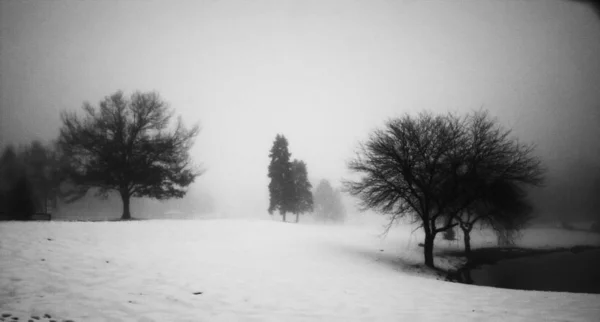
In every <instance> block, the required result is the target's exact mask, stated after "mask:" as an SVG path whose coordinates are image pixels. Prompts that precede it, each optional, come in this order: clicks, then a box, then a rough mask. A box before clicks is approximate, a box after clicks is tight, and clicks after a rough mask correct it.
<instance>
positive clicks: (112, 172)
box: [58, 91, 201, 219]
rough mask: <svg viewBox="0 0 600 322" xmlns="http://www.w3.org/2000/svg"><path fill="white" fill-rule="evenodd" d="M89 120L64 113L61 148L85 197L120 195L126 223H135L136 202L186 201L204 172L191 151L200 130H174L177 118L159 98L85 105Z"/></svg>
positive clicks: (145, 96)
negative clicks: (132, 200) (88, 193)
mask: <svg viewBox="0 0 600 322" xmlns="http://www.w3.org/2000/svg"><path fill="white" fill-rule="evenodd" d="M83 110H84V111H85V117H83V118H80V117H78V116H77V115H76V114H75V113H69V112H63V113H62V114H61V119H62V122H63V126H62V128H61V130H60V137H59V141H58V145H59V147H60V149H61V151H62V153H64V155H66V156H67V157H68V160H69V167H68V169H69V170H70V173H69V178H70V179H71V180H72V182H73V183H74V184H76V185H77V186H79V187H82V191H83V192H85V191H87V189H89V188H92V187H93V188H98V191H99V194H100V195H106V194H107V193H108V192H109V191H111V190H113V191H117V192H118V193H119V194H120V196H121V199H122V201H123V214H122V217H121V218H122V219H130V218H131V213H130V209H129V203H130V198H131V197H150V198H155V199H168V198H181V197H183V196H184V195H185V193H186V191H187V190H186V187H187V186H189V185H190V184H191V183H192V182H193V181H194V180H195V178H196V177H197V176H199V175H200V174H201V171H200V170H199V169H197V168H196V167H195V166H194V165H193V164H192V162H191V160H190V158H189V155H188V151H189V149H190V148H191V146H192V144H193V138H194V137H195V136H196V135H197V134H198V131H199V128H198V126H194V127H192V128H191V129H189V130H187V129H185V128H184V126H183V124H182V122H181V119H180V118H179V119H178V120H177V122H176V123H175V127H174V129H170V128H169V126H170V124H171V119H172V115H173V112H172V111H171V110H170V108H169V107H168V105H167V104H166V103H165V102H164V101H163V100H162V99H161V98H160V97H159V95H158V94H157V93H153V92H151V93H140V92H136V93H134V94H133V95H131V98H130V99H127V98H126V97H125V96H124V95H123V93H122V92H120V91H119V92H116V93H115V94H113V95H111V96H108V97H105V98H104V100H102V101H101V102H100V106H99V107H98V108H94V107H93V106H91V105H90V104H88V103H85V104H84V105H83Z"/></svg>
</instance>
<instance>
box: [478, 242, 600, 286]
mask: <svg viewBox="0 0 600 322" xmlns="http://www.w3.org/2000/svg"><path fill="white" fill-rule="evenodd" d="M598 267H600V250H589V251H583V252H578V253H573V252H569V251H566V252H559V253H552V254H544V255H537V256H529V257H521V258H515V259H508V260H502V261H499V262H498V263H496V264H495V265H484V266H482V267H480V268H478V269H474V270H473V271H471V278H472V279H473V284H475V285H482V286H493V287H501V288H509V289H522V290H538V291H558V292H576V293H595V294H600V270H598Z"/></svg>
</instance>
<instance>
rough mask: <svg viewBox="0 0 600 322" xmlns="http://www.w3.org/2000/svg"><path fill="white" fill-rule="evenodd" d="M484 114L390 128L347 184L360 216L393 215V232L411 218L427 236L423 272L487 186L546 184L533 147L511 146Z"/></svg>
mask: <svg viewBox="0 0 600 322" xmlns="http://www.w3.org/2000/svg"><path fill="white" fill-rule="evenodd" d="M509 134H510V131H506V130H503V129H502V128H501V127H500V126H498V125H497V122H496V120H493V119H491V118H490V117H489V115H488V113H487V112H485V111H478V112H474V113H472V114H470V115H467V116H466V117H459V116H457V115H455V114H451V113H449V114H446V115H433V114H431V113H421V114H419V115H418V116H417V117H411V116H409V115H405V116H403V117H401V118H396V119H391V120H389V121H388V122H387V123H386V125H385V128H384V129H379V130H376V131H374V132H373V133H372V134H371V136H370V138H369V139H368V140H367V141H366V142H365V143H361V144H360V146H359V150H358V152H357V154H356V157H355V158H354V159H353V160H351V161H350V162H349V163H348V166H349V168H350V170H352V171H354V172H357V173H360V174H362V178H361V179H359V180H357V181H346V182H345V183H344V184H345V189H346V190H347V191H348V192H350V193H351V194H353V195H355V196H358V197H359V198H360V200H361V203H362V208H363V209H368V208H370V209H375V210H377V211H379V212H382V213H385V214H389V215H390V222H389V225H388V229H389V227H391V225H392V224H393V223H394V222H395V221H396V220H397V219H399V218H402V217H404V216H407V215H408V216H411V218H413V220H414V222H416V223H419V225H420V227H422V229H423V231H424V233H425V241H424V257H425V264H426V265H427V266H429V267H434V261H433V247H434V240H435V236H436V235H437V234H438V233H439V232H442V231H445V230H447V229H449V228H452V227H455V226H456V225H458V223H455V222H454V219H455V218H456V217H457V216H458V215H459V214H462V213H463V212H465V211H466V210H467V209H469V207H470V206H471V205H472V204H473V203H474V202H475V201H477V200H479V199H481V198H482V196H481V189H480V187H482V186H484V185H485V184H486V182H491V181H494V180H498V179H503V180H506V181H509V182H531V183H537V182H541V180H542V175H543V170H542V168H541V162H540V161H539V160H538V159H537V158H535V157H534V156H533V155H532V151H533V147H532V146H528V145H522V144H520V143H518V142H517V141H516V140H514V139H511V138H509Z"/></svg>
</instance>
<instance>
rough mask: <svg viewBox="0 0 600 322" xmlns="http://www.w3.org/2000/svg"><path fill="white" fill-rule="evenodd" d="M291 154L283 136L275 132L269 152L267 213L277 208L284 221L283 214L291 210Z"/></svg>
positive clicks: (292, 185)
mask: <svg viewBox="0 0 600 322" xmlns="http://www.w3.org/2000/svg"><path fill="white" fill-rule="evenodd" d="M290 157H291V154H290V152H289V150H288V141H287V139H286V138H285V136H283V135H280V134H277V136H276V137H275V141H274V142H273V147H272V148H271V152H270V153H269V158H271V163H270V164H269V178H270V179H271V182H270V183H269V214H271V215H272V214H273V212H274V211H276V210H279V213H280V214H281V215H282V216H283V221H285V214H286V213H287V212H292V211H293V204H294V181H293V177H292V164H291V162H290Z"/></svg>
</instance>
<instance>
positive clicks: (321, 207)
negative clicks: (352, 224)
mask: <svg viewBox="0 0 600 322" xmlns="http://www.w3.org/2000/svg"><path fill="white" fill-rule="evenodd" d="M314 205H315V212H316V217H317V218H318V219H319V220H321V221H333V222H342V221H344V217H345V212H346V211H345V209H344V206H343V204H342V200H341V196H340V192H339V191H338V190H334V189H333V187H332V186H331V184H330V183H329V181H327V180H325V179H323V180H321V181H320V182H319V185H318V186H317V188H316V189H315V194H314Z"/></svg>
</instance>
